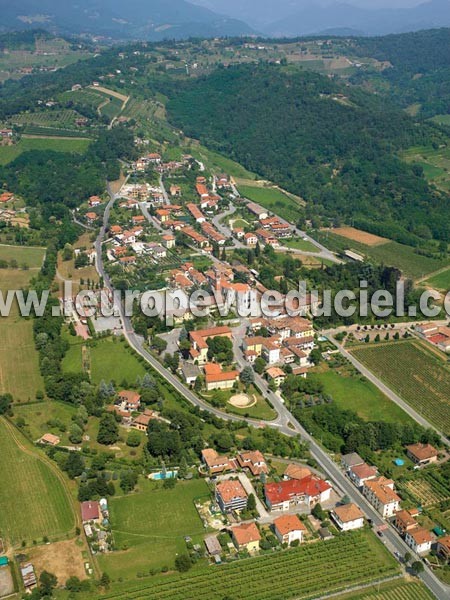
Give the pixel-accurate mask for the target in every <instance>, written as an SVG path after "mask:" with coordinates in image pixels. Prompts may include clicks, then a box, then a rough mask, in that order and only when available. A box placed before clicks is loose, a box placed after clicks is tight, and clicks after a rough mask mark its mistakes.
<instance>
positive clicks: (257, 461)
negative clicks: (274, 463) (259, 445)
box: [237, 450, 269, 477]
mask: <svg viewBox="0 0 450 600" xmlns="http://www.w3.org/2000/svg"><path fill="white" fill-rule="evenodd" d="M237 462H238V465H239V466H240V467H241V469H249V470H250V472H251V474H252V475H253V476H254V477H257V476H259V475H261V473H268V472H269V468H268V466H267V463H266V459H265V458H264V455H263V454H262V453H261V452H260V451H259V450H251V451H248V452H241V453H240V454H238V456H237Z"/></svg>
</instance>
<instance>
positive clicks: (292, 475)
mask: <svg viewBox="0 0 450 600" xmlns="http://www.w3.org/2000/svg"><path fill="white" fill-rule="evenodd" d="M309 475H311V469H309V468H308V467H305V466H303V465H297V464H295V463H291V464H290V465H288V466H287V467H286V469H285V471H284V473H283V477H284V479H298V480H300V479H304V478H305V477H309Z"/></svg>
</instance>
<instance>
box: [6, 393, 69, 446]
mask: <svg viewBox="0 0 450 600" xmlns="http://www.w3.org/2000/svg"><path fill="white" fill-rule="evenodd" d="M75 412H76V408H75V406H71V405H70V404H65V403H63V402H56V401H54V400H46V401H44V402H34V403H33V404H24V405H21V406H20V405H17V406H15V407H14V417H15V420H16V421H17V419H19V418H20V419H24V420H25V423H26V425H25V428H24V431H25V432H26V433H27V435H29V437H30V438H31V439H32V440H37V439H39V438H40V437H41V436H42V435H43V434H44V433H54V434H55V435H57V436H58V437H59V438H61V443H62V444H69V438H68V433H67V431H66V432H61V430H60V429H59V427H57V426H56V427H55V426H53V425H52V426H49V425H48V422H49V421H56V420H57V421H60V422H61V423H63V424H64V425H65V426H66V427H67V429H69V427H70V425H71V424H72V416H73V415H74V414H75Z"/></svg>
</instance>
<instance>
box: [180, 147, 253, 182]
mask: <svg viewBox="0 0 450 600" xmlns="http://www.w3.org/2000/svg"><path fill="white" fill-rule="evenodd" d="M189 153H190V154H192V156H193V157H194V158H196V159H197V160H200V161H202V162H203V163H204V164H205V165H206V167H207V168H209V169H211V170H213V171H215V172H216V173H219V172H223V173H227V175H231V176H232V177H242V178H243V179H255V175H254V174H253V173H250V171H247V169H246V168H245V167H243V166H242V165H240V164H239V163H237V162H235V161H234V160H232V159H231V158H227V157H226V156H223V155H222V154H219V153H218V152H214V151H213V150H208V149H207V148H205V147H204V146H199V147H197V148H190V149H189Z"/></svg>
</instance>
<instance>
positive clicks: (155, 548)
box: [99, 479, 209, 579]
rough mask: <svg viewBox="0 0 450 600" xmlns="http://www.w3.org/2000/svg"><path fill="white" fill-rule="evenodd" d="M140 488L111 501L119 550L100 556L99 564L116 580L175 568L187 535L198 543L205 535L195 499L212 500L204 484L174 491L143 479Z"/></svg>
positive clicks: (194, 483)
mask: <svg viewBox="0 0 450 600" xmlns="http://www.w3.org/2000/svg"><path fill="white" fill-rule="evenodd" d="M138 488H139V490H138V491H137V492H136V493H135V494H133V495H128V496H122V497H116V498H112V499H111V502H110V512H111V524H112V530H113V535H114V540H115V543H116V546H117V548H118V550H117V551H116V552H113V553H111V554H109V555H104V556H100V557H99V563H100V568H101V570H103V571H106V572H108V573H109V574H110V576H111V577H112V578H113V579H118V578H119V577H123V578H124V579H130V578H133V579H134V578H135V577H136V575H137V573H142V574H145V575H148V574H149V571H150V569H153V568H158V569H161V568H162V567H169V568H172V567H173V563H174V560H175V558H176V556H177V554H181V553H183V552H185V551H186V543H185V541H184V536H190V537H192V538H193V539H195V542H196V543H200V542H201V539H202V535H203V534H204V532H205V530H204V527H203V523H202V521H201V520H200V517H199V515H198V513H197V509H196V508H195V505H194V500H195V499H196V498H200V497H204V496H208V495H209V490H208V487H207V485H206V483H205V481H204V480H199V479H194V480H191V481H179V482H177V484H176V486H175V487H174V488H173V489H164V488H163V485H162V483H159V482H154V481H150V480H148V479H145V480H144V479H141V480H140V481H139V484H138Z"/></svg>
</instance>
